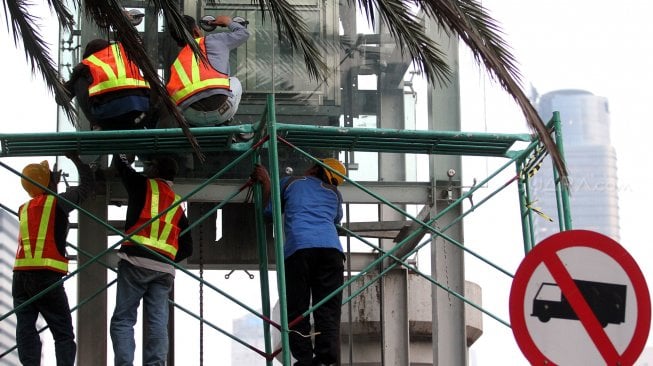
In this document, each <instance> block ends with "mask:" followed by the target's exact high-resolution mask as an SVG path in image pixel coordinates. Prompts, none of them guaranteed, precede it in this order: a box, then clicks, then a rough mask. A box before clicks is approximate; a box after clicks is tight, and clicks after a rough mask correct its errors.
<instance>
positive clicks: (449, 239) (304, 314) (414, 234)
mask: <svg viewBox="0 0 653 366" xmlns="http://www.w3.org/2000/svg"><path fill="white" fill-rule="evenodd" d="M279 139H280V140H282V141H284V140H283V139H281V138H279ZM271 140H274V139H271ZM286 143H288V142H286ZM290 146H291V147H293V148H294V149H296V150H297V151H299V152H301V153H302V154H304V155H305V156H307V157H308V158H310V159H311V160H313V161H314V162H316V163H318V164H320V163H321V162H320V161H319V160H317V159H315V158H313V157H312V156H310V154H308V153H306V152H304V151H303V150H302V149H300V148H298V147H296V146H293V145H292V144H290ZM513 160H514V158H513ZM511 163H512V161H511V162H510V164H511ZM510 164H506V165H505V166H504V167H503V169H505V167H507V166H509V165H510ZM320 165H322V166H323V167H325V168H327V169H328V168H329V167H327V166H326V165H324V164H320ZM332 171H333V170H332ZM333 172H334V173H336V174H338V175H339V176H341V177H343V178H344V179H346V180H347V181H349V182H350V183H352V184H354V185H356V186H357V187H358V188H360V189H361V190H363V191H365V192H366V193H368V194H370V195H372V196H374V197H375V198H377V199H379V200H380V201H382V202H383V203H386V204H388V205H389V206H390V207H392V208H393V209H395V210H396V211H398V212H400V213H402V214H404V215H405V216H408V217H410V218H411V219H413V220H414V221H416V222H418V223H420V224H421V225H422V226H423V227H424V226H425V227H426V228H428V229H429V230H430V231H432V232H434V233H435V234H436V235H438V236H441V237H443V238H445V239H447V240H448V241H450V242H452V243H456V242H455V240H453V239H451V238H449V237H448V236H446V235H444V234H443V233H442V232H438V231H437V230H435V229H433V228H432V227H430V226H429V224H430V223H433V222H435V221H436V220H437V219H438V218H440V217H441V216H442V215H444V214H445V213H446V212H447V211H448V210H449V209H451V207H452V206H454V205H455V203H452V204H451V205H450V206H448V207H447V208H445V209H444V210H443V211H441V212H440V213H439V214H438V215H436V216H435V217H434V218H433V219H432V220H429V224H425V223H423V222H421V220H418V219H417V218H414V217H412V216H411V215H409V214H408V213H405V212H404V211H402V210H401V209H400V208H398V207H397V206H395V205H393V204H392V203H390V202H388V201H387V200H385V199H383V198H381V197H379V196H378V195H376V194H374V193H373V192H371V191H369V190H367V189H366V188H365V187H362V186H361V185H360V184H358V183H357V182H355V181H352V180H351V179H349V177H346V176H343V175H342V174H340V173H338V172H335V171H333ZM496 174H498V172H497V173H495V174H494V175H492V176H491V177H494V176H495V175H496ZM488 180H489V178H486V180H484V181H483V183H481V184H480V185H479V186H482V185H483V184H485V182H487V181H488ZM469 193H470V192H468V194H469ZM464 198H465V196H463V197H461V198H459V199H458V201H459V202H460V201H462V200H464ZM448 227H451V225H450V226H448ZM422 231H423V230H416V231H415V232H413V233H411V234H409V235H408V236H407V237H406V238H405V239H404V240H402V241H401V242H400V243H398V244H397V245H395V246H394V247H393V248H391V249H390V250H389V251H388V252H385V253H384V254H383V255H381V256H380V257H379V258H377V259H376V260H374V261H372V263H370V264H369V265H368V266H367V267H365V268H364V269H363V270H361V271H360V273H359V274H358V275H356V276H354V277H352V278H350V279H349V280H347V281H346V282H345V283H344V284H343V285H342V286H340V287H339V288H338V289H337V290H335V291H334V292H333V293H331V294H330V295H329V296H327V297H326V298H325V299H323V300H322V301H321V302H320V303H318V304H317V305H314V306H313V307H311V308H310V309H308V311H306V312H305V313H303V314H302V317H306V316H308V315H309V314H310V313H311V312H313V311H314V310H315V308H316V307H319V306H320V305H321V304H322V303H323V302H325V301H327V300H329V299H330V298H331V297H333V296H334V295H335V293H337V292H339V291H342V290H343V289H344V288H345V287H347V286H349V285H350V284H351V283H352V282H353V281H355V280H357V279H358V278H360V277H362V276H363V275H364V274H366V273H367V272H369V271H370V269H371V268H373V267H375V266H376V265H378V264H380V263H381V262H382V261H383V259H385V258H386V257H389V256H390V255H392V254H394V252H395V251H397V250H398V249H399V248H400V247H401V246H402V245H403V244H404V243H406V242H407V241H409V240H411V239H412V238H413V237H415V236H416V235H418V234H421V232H422ZM458 245H459V246H460V244H458ZM460 247H461V248H463V249H465V248H464V247H463V246H460ZM472 253H473V252H472ZM409 255H410V254H409ZM479 258H480V259H482V260H484V261H485V262H486V263H488V262H487V260H485V259H484V258H482V257H480V256H479ZM489 264H491V265H493V264H492V263H489ZM394 266H396V264H393V265H391V266H390V267H391V268H394ZM386 272H387V270H386V271H384V272H382V273H386ZM504 273H506V274H508V273H507V272H505V271H504ZM508 275H509V276H510V274H508ZM378 278H379V277H378V276H377V277H376V278H375V279H374V280H373V281H372V282H371V283H373V282H374V281H376V280H377V279H378ZM371 283H370V284H368V285H367V286H369V285H371ZM436 285H438V286H440V285H439V284H437V283H436ZM365 288H366V287H363V288H362V289H360V290H359V291H357V292H356V293H355V294H354V295H352V296H356V295H358V294H359V293H360V292H361V291H362V290H364V289H365ZM347 301H349V299H348V300H347ZM299 319H300V318H298V319H294V320H293V322H291V324H293V323H294V322H296V321H298V320H299ZM497 320H499V321H500V322H503V321H502V320H500V319H497Z"/></svg>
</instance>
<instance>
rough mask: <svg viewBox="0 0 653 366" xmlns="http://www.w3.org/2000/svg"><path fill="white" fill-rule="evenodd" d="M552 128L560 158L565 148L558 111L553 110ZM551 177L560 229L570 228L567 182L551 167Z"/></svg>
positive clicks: (563, 155)
mask: <svg viewBox="0 0 653 366" xmlns="http://www.w3.org/2000/svg"><path fill="white" fill-rule="evenodd" d="M552 119H553V130H554V133H555V141H556V145H557V146H558V151H559V152H560V155H561V156H562V158H563V159H564V158H565V149H564V144H563V138H562V122H561V121H560V112H558V111H555V112H553V117H552ZM553 177H554V179H555V188H556V200H557V203H558V220H559V222H560V231H565V230H571V229H572V225H571V204H570V203H569V184H563V182H562V181H561V179H560V176H559V174H558V171H557V170H556V169H555V167H553Z"/></svg>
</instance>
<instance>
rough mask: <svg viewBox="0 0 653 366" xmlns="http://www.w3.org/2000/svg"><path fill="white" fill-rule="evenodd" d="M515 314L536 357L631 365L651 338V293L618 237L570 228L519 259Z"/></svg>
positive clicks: (519, 336) (515, 326)
mask: <svg viewBox="0 0 653 366" xmlns="http://www.w3.org/2000/svg"><path fill="white" fill-rule="evenodd" d="M510 322H511V326H512V330H513V333H514V335H515V339H516V341H517V344H518V345H519V347H520V349H521V350H522V352H523V353H524V355H525V356H526V358H527V359H528V360H529V361H530V362H531V364H533V365H632V364H634V363H635V361H636V360H637V358H638V357H639V355H640V354H641V352H642V350H643V349H644V346H645V345H646V339H647V338H648V332H649V329H650V324H651V299H650V294H649V291H648V287H647V285H646V281H645V280H644V276H643V274H642V272H641V270H640V268H639V266H638V265H637V263H636V262H635V260H634V259H633V258H632V257H631V256H630V254H628V252H627V251H626V250H625V249H624V248H623V247H622V246H621V245H619V243H617V242H616V241H614V240H612V239H610V238H609V237H607V236H604V235H602V234H599V233H596V232H593V231H587V230H569V231H564V232H561V233H558V234H555V235H553V236H550V237H548V238H547V239H545V240H543V241H542V242H540V243H539V244H538V245H536V246H535V247H534V248H533V250H532V251H531V252H530V253H528V254H527V255H526V257H525V258H524V260H523V261H522V263H521V264H520V265H519V268H518V269H517V272H516V273H515V278H514V280H513V284H512V287H511V289H510Z"/></svg>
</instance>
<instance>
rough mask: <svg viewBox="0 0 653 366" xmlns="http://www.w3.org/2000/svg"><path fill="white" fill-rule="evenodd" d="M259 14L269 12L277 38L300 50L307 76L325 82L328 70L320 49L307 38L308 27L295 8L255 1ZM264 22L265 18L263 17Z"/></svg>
mask: <svg viewBox="0 0 653 366" xmlns="http://www.w3.org/2000/svg"><path fill="white" fill-rule="evenodd" d="M257 1H258V4H259V7H260V9H261V13H262V14H263V15H265V13H266V12H267V11H269V13H270V15H271V17H272V20H273V21H274V22H275V23H276V25H277V34H278V35H279V37H282V36H283V37H286V38H287V39H288V40H289V41H290V43H291V44H292V46H293V48H294V49H296V50H300V51H301V52H302V55H303V56H304V63H305V64H306V69H307V70H308V74H309V76H311V77H313V78H315V79H316V80H325V79H327V78H328V76H329V74H328V73H329V68H328V67H327V65H326V63H325V62H324V60H323V57H322V54H321V51H322V50H321V49H320V48H319V47H318V46H317V44H316V43H315V42H314V41H313V39H311V38H310V36H309V34H310V33H309V31H308V26H307V25H306V22H304V19H302V18H301V17H300V16H299V14H298V12H297V10H296V9H295V7H293V6H292V5H291V4H290V3H289V2H288V1H286V0H257ZM263 19H264V20H265V16H264V17H263Z"/></svg>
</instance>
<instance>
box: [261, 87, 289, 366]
mask: <svg viewBox="0 0 653 366" xmlns="http://www.w3.org/2000/svg"><path fill="white" fill-rule="evenodd" d="M267 111H268V118H269V120H268V135H269V136H277V124H276V117H275V115H276V111H275V106H274V95H272V94H268V97H267ZM268 156H269V164H270V176H271V177H272V179H270V181H271V182H270V186H271V190H272V192H271V194H272V196H271V200H272V220H273V229H274V242H275V247H274V248H275V254H276V255H275V257H276V261H277V288H278V291H279V315H280V322H281V349H282V350H283V354H282V359H283V362H282V363H283V365H290V346H289V338H288V335H289V334H288V333H289V331H290V329H289V325H288V307H287V303H286V278H285V266H284V255H283V244H284V239H283V238H284V236H283V217H282V215H281V193H280V192H281V187H280V186H279V161H278V160H277V157H278V156H279V155H278V146H277V139H276V138H271V139H270V140H269V144H268Z"/></svg>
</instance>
